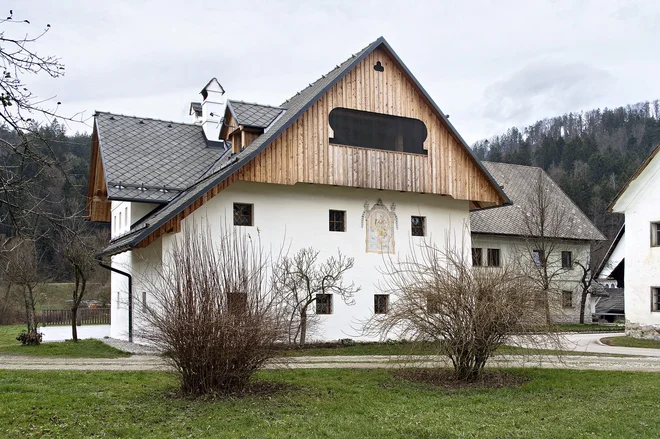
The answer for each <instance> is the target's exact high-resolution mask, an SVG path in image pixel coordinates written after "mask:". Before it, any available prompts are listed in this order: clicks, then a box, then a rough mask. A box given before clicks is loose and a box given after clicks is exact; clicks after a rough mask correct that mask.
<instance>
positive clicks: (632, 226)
mask: <svg viewBox="0 0 660 439" xmlns="http://www.w3.org/2000/svg"><path fill="white" fill-rule="evenodd" d="M658 189H660V154H659V155H656V156H655V158H654V159H653V160H652V161H651V162H650V163H649V164H648V166H647V167H646V169H644V171H643V172H642V173H641V174H640V175H639V176H638V177H637V178H636V179H635V180H634V181H632V182H631V183H630V185H629V187H628V189H627V190H626V191H625V193H624V194H623V195H622V196H621V198H620V199H619V200H618V201H617V203H616V205H615V206H614V209H613V211H614V212H619V213H625V215H626V236H625V239H626V243H625V247H624V248H625V259H626V262H625V264H626V267H625V274H624V281H625V282H624V283H625V305H626V330H627V331H628V332H630V331H631V330H632V331H636V328H637V327H638V326H653V327H655V333H656V335H653V336H654V337H658V336H660V312H652V311H651V287H660V247H651V239H650V236H651V223H652V222H658V221H660V191H659V190H658ZM646 332H648V331H646ZM649 334H650V333H649ZM633 335H642V336H646V334H635V333H633Z"/></svg>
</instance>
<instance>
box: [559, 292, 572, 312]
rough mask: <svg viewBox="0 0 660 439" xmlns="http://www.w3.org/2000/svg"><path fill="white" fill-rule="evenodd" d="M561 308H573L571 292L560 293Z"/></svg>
mask: <svg viewBox="0 0 660 439" xmlns="http://www.w3.org/2000/svg"><path fill="white" fill-rule="evenodd" d="M561 306H563V307H564V308H573V292H572V291H562V292H561Z"/></svg>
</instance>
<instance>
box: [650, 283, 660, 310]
mask: <svg viewBox="0 0 660 439" xmlns="http://www.w3.org/2000/svg"><path fill="white" fill-rule="evenodd" d="M651 311H653V312H660V287H651Z"/></svg>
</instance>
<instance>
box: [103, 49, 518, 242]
mask: <svg viewBox="0 0 660 439" xmlns="http://www.w3.org/2000/svg"><path fill="white" fill-rule="evenodd" d="M378 47H384V48H385V49H386V50H387V51H388V52H389V53H390V54H391V55H392V57H393V58H394V60H395V61H396V62H397V63H398V64H399V65H400V67H401V69H402V70H403V71H404V72H405V73H406V74H407V75H408V76H409V78H410V80H411V81H412V82H413V83H414V84H415V86H416V87H417V88H418V89H419V91H420V93H421V94H422V95H423V96H424V97H425V98H426V99H427V100H428V102H429V103H430V105H431V107H432V108H434V109H435V111H436V112H437V114H438V116H439V117H440V118H441V120H442V121H443V123H444V124H445V125H446V126H447V128H448V129H449V131H450V133H451V134H452V135H453V136H455V138H456V139H457V140H458V141H459V142H460V145H461V146H462V147H463V148H464V149H465V151H466V152H467V153H468V154H469V155H470V156H471V157H472V158H473V159H474V161H475V163H476V164H477V165H478V166H479V167H480V168H481V169H482V170H483V172H484V175H485V176H486V177H487V178H488V179H489V181H490V183H491V184H492V185H493V187H494V188H495V189H496V190H497V191H498V193H499V195H500V196H501V197H502V199H503V200H504V202H505V203H509V198H508V197H507V195H506V193H505V192H504V191H502V189H501V188H500V187H499V185H498V184H497V182H496V181H495V180H494V179H493V178H492V177H491V175H490V174H489V173H488V170H487V169H486V168H484V166H483V165H482V164H481V162H480V161H479V160H478V159H477V158H476V156H474V153H473V152H472V150H471V149H470V147H469V146H468V144H467V143H466V142H465V140H464V139H463V138H462V137H461V136H460V134H458V132H457V131H456V129H455V128H454V126H453V125H452V124H451V123H450V122H449V120H448V119H447V117H446V116H445V113H444V112H442V111H441V110H440V108H439V107H438V106H437V104H436V103H435V102H434V101H433V99H432V98H431V97H430V96H429V94H428V93H427V92H426V90H424V88H423V87H422V86H421V84H420V83H419V82H418V81H417V79H416V78H415V77H414V75H413V74H412V73H411V72H410V71H409V70H408V68H407V67H406V66H405V64H404V63H403V61H401V59H400V58H399V57H398V55H397V54H396V53H395V52H394V50H393V49H392V48H391V47H390V45H389V44H388V43H387V41H385V39H384V38H383V37H380V38H378V39H377V40H376V41H374V42H373V43H371V44H369V45H368V46H367V47H365V48H364V49H362V50H360V51H359V52H357V53H356V54H354V55H353V56H352V57H351V58H349V59H347V60H346V61H344V62H343V63H341V64H339V65H337V67H335V68H334V69H333V70H332V71H330V72H329V73H327V74H326V75H323V76H322V77H321V78H319V79H318V80H317V81H316V82H314V83H311V84H310V85H309V86H308V87H306V88H305V89H303V90H301V91H299V92H298V93H296V94H295V95H294V96H292V97H291V98H290V99H288V100H286V101H285V102H284V103H283V104H282V105H281V106H280V107H267V108H270V109H273V110H272V113H270V111H271V110H268V112H269V113H268V114H270V115H271V116H272V114H274V109H275V108H277V109H279V110H283V113H281V114H278V115H275V117H274V118H273V120H272V121H271V124H270V126H268V129H267V130H266V131H265V132H264V133H263V134H261V135H260V136H259V137H257V138H256V139H255V140H254V141H253V142H252V143H250V144H249V145H248V146H247V147H246V148H245V149H243V150H242V151H241V152H239V153H237V154H233V155H231V156H229V157H228V158H227V159H221V160H216V161H215V163H214V164H213V165H212V166H211V167H210V168H207V169H206V172H205V173H203V175H204V176H203V177H202V179H201V180H200V181H197V182H195V183H193V184H192V185H191V186H190V187H188V188H187V189H186V190H184V191H181V192H179V193H178V194H177V196H176V197H175V198H173V199H172V200H171V201H170V202H169V203H168V204H167V205H166V206H163V207H162V208H161V209H158V210H157V211H154V212H153V213H152V214H151V215H149V216H148V217H147V218H145V219H144V221H142V222H141V223H140V224H139V225H138V226H137V227H136V229H134V230H131V231H130V233H129V234H127V235H124V236H122V237H120V238H117V239H115V240H114V241H112V242H111V243H110V245H109V246H108V247H107V248H106V249H105V250H103V252H102V254H116V253H120V252H122V251H126V250H129V249H131V248H132V247H134V246H135V245H137V244H138V243H140V242H141V241H142V240H143V239H145V238H147V237H148V236H149V235H150V234H151V233H153V232H155V231H156V230H158V229H159V228H160V227H161V226H163V225H164V224H165V223H167V222H168V221H169V220H170V219H172V218H173V217H175V216H176V215H178V214H179V213H180V212H182V211H184V209H186V207H188V206H190V205H191V204H192V203H194V202H195V201H196V200H198V199H199V198H200V197H202V196H203V195H204V194H205V193H206V192H208V191H209V190H211V189H212V188H213V187H215V186H216V185H218V184H220V183H222V182H223V181H225V180H226V179H227V178H228V177H229V176H230V175H232V174H233V173H234V172H235V171H237V170H238V169H240V168H241V167H242V166H244V165H246V164H247V163H249V161H250V160H251V159H252V158H254V157H256V155H257V154H259V153H260V152H261V151H262V150H263V149H264V148H266V147H267V146H268V145H270V144H271V142H273V141H274V140H275V139H276V138H277V137H278V136H279V135H280V134H282V133H283V132H284V130H286V129H287V128H288V127H289V126H290V125H291V124H292V123H294V122H295V121H296V120H297V119H298V118H299V117H300V116H301V115H302V114H303V113H304V112H305V111H306V110H307V109H308V108H309V107H311V106H312V105H313V104H314V103H315V102H316V101H317V100H318V99H320V98H321V97H322V96H323V95H324V94H325V93H326V92H327V91H328V90H329V89H330V88H331V87H332V86H334V85H335V84H336V83H337V82H338V81H339V80H340V79H341V78H343V77H344V75H346V74H347V73H348V72H350V71H351V70H352V69H353V68H354V67H355V66H357V65H358V64H359V63H360V62H361V61H362V60H363V59H364V58H365V57H366V56H367V55H368V54H370V53H371V52H373V51H374V50H375V49H377V48H378ZM235 102H236V101H233V102H232V106H235ZM245 105H254V104H245ZM246 111H248V109H247V108H246ZM250 111H254V108H252V109H250ZM260 111H266V110H260ZM256 114H257V113H256V112H255V115H256ZM235 116H237V115H235ZM259 120H261V117H260V118H259ZM262 123H263V122H262ZM209 162H214V160H210V161H209ZM197 175H202V174H197Z"/></svg>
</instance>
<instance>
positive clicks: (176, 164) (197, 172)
mask: <svg viewBox="0 0 660 439" xmlns="http://www.w3.org/2000/svg"><path fill="white" fill-rule="evenodd" d="M95 123H96V133H97V135H98V136H99V148H100V152H101V160H102V163H103V169H104V171H105V177H106V181H107V189H108V199H109V200H130V201H145V202H150V203H165V202H167V201H169V200H171V199H173V198H174V197H175V196H176V195H177V194H179V193H180V192H181V191H184V190H186V189H187V188H188V187H190V186H191V185H193V184H194V183H195V182H197V180H199V179H200V178H201V176H202V175H203V174H204V172H205V171H206V170H207V169H208V168H209V166H211V164H213V163H214V162H215V161H216V160H217V159H219V158H220V157H222V156H223V154H225V149H224V148H218V147H213V146H214V145H216V144H220V142H211V144H209V142H207V140H206V137H205V136H204V131H203V130H202V127H201V126H199V125H192V124H184V123H176V122H168V121H163V120H156V119H148V118H140V117H131V116H123V115H119V114H111V113H103V112H97V113H96V118H95ZM209 146H211V147H209ZM174 157H176V160H173V158H174Z"/></svg>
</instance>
